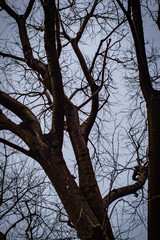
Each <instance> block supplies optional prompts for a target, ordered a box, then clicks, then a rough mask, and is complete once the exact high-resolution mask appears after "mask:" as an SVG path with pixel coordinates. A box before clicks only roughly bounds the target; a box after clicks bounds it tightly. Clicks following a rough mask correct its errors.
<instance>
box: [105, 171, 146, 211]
mask: <svg viewBox="0 0 160 240" xmlns="http://www.w3.org/2000/svg"><path fill="white" fill-rule="evenodd" d="M147 177H148V168H147V167H141V173H140V176H139V177H138V181H137V182H136V183H134V184H132V185H129V186H125V187H121V188H118V189H113V190H112V191H111V192H110V193H109V194H108V195H107V196H105V197H104V198H103V202H104V205H105V208H108V206H109V205H110V204H111V203H112V202H113V201H115V200H117V199H119V198H121V197H124V196H127V195H129V194H135V193H136V192H137V191H138V190H139V189H141V188H142V187H143V185H144V184H145V182H146V180H147Z"/></svg>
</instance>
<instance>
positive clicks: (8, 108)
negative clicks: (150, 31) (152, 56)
mask: <svg viewBox="0 0 160 240" xmlns="http://www.w3.org/2000/svg"><path fill="white" fill-rule="evenodd" d="M144 2H145V1H144ZM18 4H20V2H19V3H18ZM142 5H143V4H142ZM144 5H145V7H146V9H149V7H148V6H147V5H146V4H144ZM0 6H1V8H2V10H3V11H1V14H2V18H3V20H4V25H5V24H6V23H7V22H8V23H7V25H6V26H8V29H10V32H8V35H7V34H6V33H5V28H6V26H4V32H3V33H2V34H1V42H2V47H1V49H2V50H1V52H0V55H1V56H2V57H3V60H2V62H1V66H2V67H1V70H2V73H3V78H2V86H3V89H2V91H0V103H1V105H2V110H1V112H0V129H1V130H2V131H4V132H5V138H1V139H0V141H1V142H2V143H5V144H6V145H8V146H9V147H12V148H14V149H15V150H18V151H20V152H22V153H23V154H26V155H27V156H29V157H31V158H33V159H34V160H35V161H37V162H38V163H39V164H40V165H41V167H42V168H43V170H44V171H45V173H46V175H47V176H48V178H49V179H50V181H51V183H52V185H53V186H54V188H55V190H56V192H57V194H58V196H59V198H60V200H61V202H62V204H63V206H64V208H65V210H66V212H67V214H68V217H69V221H70V222H71V223H72V225H73V227H74V229H75V230H76V232H77V235H78V237H79V238H80V239H110V240H112V239H115V236H114V234H113V230H112V227H111V223H110V220H111V219H110V217H109V215H108V209H109V206H110V205H111V204H112V203H113V201H115V200H117V199H122V197H125V196H127V195H130V194H137V191H138V190H140V189H142V188H143V185H144V184H145V182H146V179H147V176H148V178H149V239H151V238H152V239H153V238H154V239H156V236H158V222H159V221H158V220H159V214H158V213H159V212H160V211H159V208H160V204H159V202H160V200H159V199H160V198H159V191H160V187H159V184H158V180H159V175H160V164H158V155H159V154H158V153H159V148H158V146H159V144H158V137H159V134H160V133H159V125H158V124H159V117H160V114H159V104H158V103H159V91H158V90H155V89H154V87H153V86H152V83H151V81H150V79H151V77H150V74H149V69H148V64H147V57H146V53H145V42H144V36H143V26H142V17H141V8H140V7H141V6H140V2H139V1H138V0H136V1H132V0H129V1H124V3H123V4H122V2H121V1H119V0H116V1H107V0H106V1H98V0H95V1H85V2H84V1H78V2H76V1H74V0H73V1H54V0H44V1H43V0H41V1H34V0H30V1H28V3H26V2H25V3H23V4H22V3H21V4H20V5H17V3H16V2H14V1H12V2H11V3H10V2H7V1H5V0H1V1H0ZM157 12H158V10H157ZM151 13H152V12H151ZM6 16H7V17H6ZM157 21H158V19H157ZM157 21H155V23H156V22H157ZM128 26H130V29H131V33H132V35H133V40H134V44H135V50H136V63H137V65H138V72H139V80H138V84H139V85H140V86H139V85H138V86H139V87H138V90H139V91H141V92H142V93H143V96H144V100H145V102H146V103H147V118H148V128H149V156H148V153H146V151H147V146H146V145H145V146H143V143H144V141H143V140H144V139H145V138H146V131H147V130H146V122H145V124H144V127H143V129H142V130H139V134H137V133H135V132H136V130H135V129H136V128H134V129H132V128H131V129H129V130H128V131H127V134H128V136H129V138H130V139H131V143H132V145H133V146H134V153H136V154H137V161H134V166H135V165H136V167H135V169H134V174H133V180H134V181H135V182H134V183H131V184H128V185H126V186H124V187H120V188H114V182H115V179H116V175H117V174H118V170H119V169H118V167H117V166H118V165H117V162H118V157H117V156H118V155H116V154H115V152H114V151H113V152H111V150H107V147H106V146H104V145H103V143H105V144H106V142H107V136H106V133H107V132H106V133H105V132H104V131H105V128H106V125H104V124H103V121H105V122H107V120H108V119H107V117H108V116H112V115H111V107H110V106H109V98H110V96H111V95H112V94H113V91H112V90H113V89H114V87H115V86H114V82H113V76H114V75H113V76H112V73H113V71H114V70H115V69H116V68H117V64H119V63H120V64H122V65H125V64H126V65H127V64H128V63H129V61H131V62H132V63H133V61H134V60H135V59H132V58H131V59H130V60H127V61H126V63H124V62H122V61H121V59H119V56H118V54H119V53H121V44H122V42H123V41H124V40H125V39H126V38H127V34H128ZM94 41H95V42H98V44H97V43H96V44H94ZM87 44H88V45H92V51H91V48H89V46H87ZM85 51H86V54H85ZM89 55H90V56H89ZM125 68H126V69H127V67H125ZM135 71H136V69H135ZM136 86H137V85H136ZM133 90H135V89H133ZM136 92H137V91H136ZM139 109H140V110H141V108H139ZM102 115H103V116H102ZM144 117H145V116H144ZM64 134H65V137H64ZM113 136H114V134H113ZM137 136H139V137H138V138H137ZM66 139H67V141H70V144H71V146H72V148H73V151H74V155H75V163H74V165H76V169H77V172H76V174H77V178H76V179H75V178H74V177H73V175H72V172H71V169H70V167H69V166H68V162H67V156H65V152H64V151H63V149H62V147H63V146H65V141H66ZM95 139H96V140H95ZM99 139H101V147H99V144H100V140H99ZM103 139H104V142H103ZM114 140H115V139H114V138H113V139H112V144H111V145H112V150H114ZM17 143H18V144H17ZM139 145H140V146H139ZM141 148H143V157H142V158H140V154H141ZM105 151H106V154H108V155H109V156H110V157H111V158H112V160H111V161H110V162H107V159H106V156H107V155H104V152H105ZM144 152H145V154H144ZM92 154H93V155H92ZM103 155H104V156H105V158H103ZM100 156H101V157H100ZM148 158H149V159H150V160H149V167H148ZM95 159H96V161H97V162H98V164H99V166H101V169H102V170H104V166H106V167H105V169H106V168H107V169H108V172H110V175H109V176H110V179H109V185H110V187H109V189H108V192H107V194H106V196H105V197H103V198H102V195H101V192H100V189H99V186H98V181H97V178H96V177H97V173H96V170H95V168H94V167H95V166H96V163H97V162H96V163H95V162H94V160H95ZM130 159H132V158H130ZM102 160H103V164H102ZM130 163H132V161H130ZM111 169H112V170H113V171H110V170H111ZM131 169H132V170H133V164H132V167H131V165H130V166H129V164H128V163H127V164H126V166H125V168H124V167H123V171H126V170H128V171H130V170H131ZM148 169H149V171H148ZM104 173H105V171H104ZM103 177H104V176H103ZM104 178H105V177H104ZM106 179H107V176H106ZM26 207H27V206H26ZM153 219H154V220H153ZM155 219H156V220H155ZM153 221H154V225H153ZM151 229H152V233H151ZM153 232H154V233H153Z"/></svg>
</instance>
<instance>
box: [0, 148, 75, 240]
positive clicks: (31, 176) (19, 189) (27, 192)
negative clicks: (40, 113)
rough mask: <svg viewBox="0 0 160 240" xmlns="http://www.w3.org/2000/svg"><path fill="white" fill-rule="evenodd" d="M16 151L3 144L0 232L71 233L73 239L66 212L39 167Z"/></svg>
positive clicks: (19, 235)
mask: <svg viewBox="0 0 160 240" xmlns="http://www.w3.org/2000/svg"><path fill="white" fill-rule="evenodd" d="M16 152H17V151H11V149H10V150H7V147H6V146H5V145H4V151H2V152H1V155H0V156H1V195H0V196H1V204H0V205H1V208H0V232H1V234H2V232H3V234H2V236H3V238H6V239H51V238H52V239H67V238H70V237H71V236H72V239H74V235H75V234H74V232H73V231H72V229H69V228H68V229H67V216H66V213H65V212H64V211H63V210H62V206H61V204H60V202H59V201H56V197H55V193H54V191H53V189H51V186H52V185H51V183H50V182H49V180H48V178H47V177H46V176H45V174H44V173H43V172H42V169H41V168H40V166H37V164H36V163H33V162H32V161H30V163H29V162H28V161H27V159H26V158H25V157H24V156H20V157H19V156H18V154H17V153H16ZM15 153H16V154H15ZM53 200H54V201H53ZM62 229H63V231H62Z"/></svg>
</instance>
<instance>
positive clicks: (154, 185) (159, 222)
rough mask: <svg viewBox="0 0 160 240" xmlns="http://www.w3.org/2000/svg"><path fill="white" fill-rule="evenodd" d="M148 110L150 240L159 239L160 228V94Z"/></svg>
mask: <svg viewBox="0 0 160 240" xmlns="http://www.w3.org/2000/svg"><path fill="white" fill-rule="evenodd" d="M147 109H148V127H149V165H148V182H149V183H148V240H158V239H159V228H160V93H159V92H158V91H154V92H153V93H152V94H151V97H150V101H149V103H148V106H147Z"/></svg>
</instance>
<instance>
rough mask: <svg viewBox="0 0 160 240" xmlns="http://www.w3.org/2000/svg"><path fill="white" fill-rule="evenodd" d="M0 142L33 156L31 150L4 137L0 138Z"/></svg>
mask: <svg viewBox="0 0 160 240" xmlns="http://www.w3.org/2000/svg"><path fill="white" fill-rule="evenodd" d="M0 142H1V143H4V144H5V145H7V146H9V147H11V148H13V149H15V150H18V151H20V152H22V153H24V154H25V155H27V156H29V157H32V158H34V155H33V153H31V151H29V150H26V149H25V148H22V147H20V146H18V145H16V144H14V143H12V142H10V141H8V140H6V139H3V138H0Z"/></svg>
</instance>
